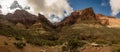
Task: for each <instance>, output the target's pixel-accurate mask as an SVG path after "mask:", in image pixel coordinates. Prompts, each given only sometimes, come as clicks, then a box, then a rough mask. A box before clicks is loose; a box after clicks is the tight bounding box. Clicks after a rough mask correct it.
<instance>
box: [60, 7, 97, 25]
mask: <svg viewBox="0 0 120 52" xmlns="http://www.w3.org/2000/svg"><path fill="white" fill-rule="evenodd" d="M95 19H96V16H95V13H94V11H93V9H92V8H86V9H84V10H76V11H74V12H73V13H71V15H70V16H68V17H66V18H65V19H64V20H63V21H62V22H60V23H59V25H58V26H65V25H72V24H75V23H80V22H82V21H87V20H95Z"/></svg>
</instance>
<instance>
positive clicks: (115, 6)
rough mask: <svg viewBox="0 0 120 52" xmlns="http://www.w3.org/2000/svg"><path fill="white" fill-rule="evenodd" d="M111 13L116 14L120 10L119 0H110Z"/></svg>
mask: <svg viewBox="0 0 120 52" xmlns="http://www.w3.org/2000/svg"><path fill="white" fill-rule="evenodd" d="M110 6H111V10H112V15H113V16H116V15H117V14H118V13H119V12H120V0H110Z"/></svg>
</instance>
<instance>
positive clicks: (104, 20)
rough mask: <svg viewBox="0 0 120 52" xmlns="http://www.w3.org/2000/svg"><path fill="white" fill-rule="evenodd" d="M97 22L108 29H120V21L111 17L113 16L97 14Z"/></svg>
mask: <svg viewBox="0 0 120 52" xmlns="http://www.w3.org/2000/svg"><path fill="white" fill-rule="evenodd" d="M96 17H97V20H98V21H99V23H100V24H102V25H106V26H108V27H120V19H119V18H115V17H111V16H105V15H101V14H96Z"/></svg>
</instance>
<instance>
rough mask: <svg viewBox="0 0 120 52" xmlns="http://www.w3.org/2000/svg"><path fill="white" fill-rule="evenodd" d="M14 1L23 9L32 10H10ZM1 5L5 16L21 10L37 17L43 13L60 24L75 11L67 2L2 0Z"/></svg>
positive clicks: (58, 0)
mask: <svg viewBox="0 0 120 52" xmlns="http://www.w3.org/2000/svg"><path fill="white" fill-rule="evenodd" d="M14 1H17V2H18V4H17V5H20V6H21V7H22V8H25V7H30V9H21V8H20V7H16V8H14V9H10V7H11V5H12V4H13V3H14ZM0 5H1V6H2V9H1V11H2V14H4V15H6V14H7V13H14V11H16V10H17V9H20V10H26V11H28V12H30V13H32V14H35V15H37V14H38V13H41V14H43V15H45V16H46V17H47V18H48V19H49V20H50V21H51V22H59V21H61V20H62V19H63V18H64V17H65V16H67V15H69V14H70V13H71V12H72V11H73V10H72V8H71V7H70V5H69V3H68V2H67V0H0Z"/></svg>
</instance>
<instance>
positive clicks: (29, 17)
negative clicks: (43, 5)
mask: <svg viewBox="0 0 120 52" xmlns="http://www.w3.org/2000/svg"><path fill="white" fill-rule="evenodd" d="M1 16H2V15H1ZM2 17H3V19H4V20H8V21H9V22H11V23H13V24H15V25H16V24H18V23H21V24H23V25H24V26H27V27H29V26H31V25H33V24H35V23H36V22H39V23H41V24H42V26H43V27H44V26H49V27H51V28H53V27H54V26H53V24H52V23H51V22H50V21H49V20H48V19H47V18H46V17H45V16H44V15H41V14H39V15H38V16H35V15H33V14H31V13H29V12H27V11H25V10H16V11H15V12H14V13H13V14H12V13H9V14H7V15H3V16H2Z"/></svg>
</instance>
